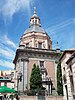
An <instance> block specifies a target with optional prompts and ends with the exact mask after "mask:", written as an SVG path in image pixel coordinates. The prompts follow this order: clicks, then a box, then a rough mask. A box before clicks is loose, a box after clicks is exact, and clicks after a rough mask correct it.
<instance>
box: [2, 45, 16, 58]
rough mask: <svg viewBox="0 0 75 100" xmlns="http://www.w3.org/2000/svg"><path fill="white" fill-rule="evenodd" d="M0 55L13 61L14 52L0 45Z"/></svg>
mask: <svg viewBox="0 0 75 100" xmlns="http://www.w3.org/2000/svg"><path fill="white" fill-rule="evenodd" d="M0 55H1V56H4V57H5V58H7V59H13V58H14V55H15V52H14V51H13V50H12V49H9V48H8V47H5V46H3V45H1V44H0Z"/></svg>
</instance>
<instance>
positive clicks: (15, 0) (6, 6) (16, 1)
mask: <svg viewBox="0 0 75 100" xmlns="http://www.w3.org/2000/svg"><path fill="white" fill-rule="evenodd" d="M0 2H1V1H0ZM2 2H3V3H2V6H1V8H0V13H2V15H3V16H4V18H6V19H11V18H12V17H13V15H14V14H15V13H16V12H18V11H19V10H20V9H21V10H22V9H24V10H25V9H27V10H28V11H29V10H30V4H31V2H32V0H4V1H2Z"/></svg>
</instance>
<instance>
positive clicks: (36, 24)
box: [13, 8, 60, 94]
mask: <svg viewBox="0 0 75 100" xmlns="http://www.w3.org/2000/svg"><path fill="white" fill-rule="evenodd" d="M59 54H60V50H53V49H52V41H51V39H50V37H49V36H48V34H47V33H46V32H45V30H44V29H43V28H42V26H41V23H40V18H39V17H38V16H37V13H36V9H35V8H34V14H33V16H32V17H31V18H30V26H29V28H28V29H26V30H25V32H24V34H23V35H22V37H21V38H20V43H19V47H18V49H17V50H16V55H15V58H14V61H13V62H14V64H15V70H16V77H15V78H16V82H15V88H16V89H17V90H18V91H20V92H24V91H26V90H27V89H30V86H29V84H30V75H31V71H32V68H33V65H34V64H36V65H38V66H39V68H40V71H41V74H42V85H43V87H45V89H46V92H47V94H53V93H54V94H55V93H56V91H57V85H56V84H57V79H56V75H57V73H56V72H57V62H58V60H59Z"/></svg>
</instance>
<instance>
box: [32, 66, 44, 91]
mask: <svg viewBox="0 0 75 100" xmlns="http://www.w3.org/2000/svg"><path fill="white" fill-rule="evenodd" d="M41 88H42V77H41V73H40V69H39V66H36V65H35V64H34V65H33V68H32V72H31V77H30V90H34V91H39V90H40V89H41Z"/></svg>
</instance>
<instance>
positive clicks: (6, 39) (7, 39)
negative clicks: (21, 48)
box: [4, 35, 17, 48]
mask: <svg viewBox="0 0 75 100" xmlns="http://www.w3.org/2000/svg"><path fill="white" fill-rule="evenodd" d="M4 40H5V43H6V44H8V45H10V46H11V47H14V48H17V47H16V45H15V43H14V42H13V41H11V40H10V39H9V38H8V37H7V35H4Z"/></svg>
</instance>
